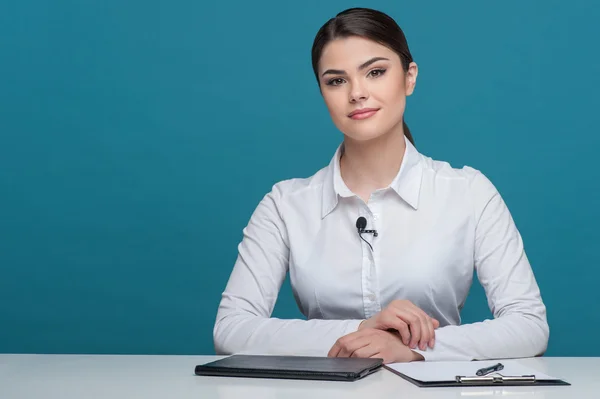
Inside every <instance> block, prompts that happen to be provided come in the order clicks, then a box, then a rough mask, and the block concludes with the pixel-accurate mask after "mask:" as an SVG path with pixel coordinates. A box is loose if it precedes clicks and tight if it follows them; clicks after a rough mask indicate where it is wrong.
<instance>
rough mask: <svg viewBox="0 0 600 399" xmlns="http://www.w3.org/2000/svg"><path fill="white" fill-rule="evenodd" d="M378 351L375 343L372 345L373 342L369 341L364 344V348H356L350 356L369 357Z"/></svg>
mask: <svg viewBox="0 0 600 399" xmlns="http://www.w3.org/2000/svg"><path fill="white" fill-rule="evenodd" d="M378 352H379V349H377V348H376V347H375V346H374V345H371V343H369V344H367V345H365V346H363V347H362V348H358V349H357V350H355V351H354V352H353V353H352V355H350V357H360V358H362V359H368V358H370V357H371V356H373V355H374V354H376V353H378Z"/></svg>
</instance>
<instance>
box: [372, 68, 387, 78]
mask: <svg viewBox="0 0 600 399" xmlns="http://www.w3.org/2000/svg"><path fill="white" fill-rule="evenodd" d="M385 71H386V70H385V69H383V68H379V69H373V70H371V71H369V76H371V77H374V78H376V77H379V76H381V75H383V74H384V73H385Z"/></svg>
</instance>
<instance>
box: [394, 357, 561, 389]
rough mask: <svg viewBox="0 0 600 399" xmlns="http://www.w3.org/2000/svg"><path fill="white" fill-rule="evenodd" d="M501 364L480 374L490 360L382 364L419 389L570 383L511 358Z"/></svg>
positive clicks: (558, 384)
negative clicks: (488, 372) (479, 371)
mask: <svg viewBox="0 0 600 399" xmlns="http://www.w3.org/2000/svg"><path fill="white" fill-rule="evenodd" d="M502 363H503V365H504V369H503V370H502V371H499V372H494V373H491V374H488V375H480V376H478V375H476V370H478V369H479V368H482V367H487V366H489V365H490V364H491V362H485V361H473V362H468V361H467V362H429V363H427V362H415V363H396V364H386V365H384V366H383V367H384V368H385V369H387V370H389V371H391V372H392V373H394V374H396V375H398V376H400V377H402V378H403V379H405V380H407V381H409V382H410V383H412V384H414V385H416V386H418V387H421V388H440V387H467V386H472V387H481V386H501V387H505V386H553V385H554V386H567V385H571V384H570V383H568V382H567V381H564V380H562V379H559V378H555V377H552V376H549V375H546V374H544V373H540V372H537V371H536V370H533V369H530V368H528V367H525V366H523V365H521V364H520V363H518V362H517V361H514V360H507V361H502ZM453 371H455V372H453Z"/></svg>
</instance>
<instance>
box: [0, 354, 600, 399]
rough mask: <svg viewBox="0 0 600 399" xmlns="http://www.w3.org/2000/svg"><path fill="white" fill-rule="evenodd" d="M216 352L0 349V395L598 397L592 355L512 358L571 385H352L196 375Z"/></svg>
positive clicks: (386, 379) (375, 379)
mask: <svg viewBox="0 0 600 399" xmlns="http://www.w3.org/2000/svg"><path fill="white" fill-rule="evenodd" d="M217 358H218V357H216V356H129V355H127V356H124V355H118V356H113V355H18V354H16V355H12V354H6V355H2V354H0V398H2V399H17V398H18V399H30V398H35V399H39V398H41V399H55V398H56V399H58V398H61V399H72V398H73V399H74V398H77V399H79V398H86V399H93V398H110V399H121V398H127V399H130V398H144V399H154V398H178V399H185V398H193V399H200V398H202V399H216V398H219V399H230V398H250V399H254V398H261V399H271V398H299V399H300V398H301V399H307V398H308V399H319V398H327V399H335V398H340V399H354V398H357V399H358V398H360V399H365V398H377V399H384V398H394V399H399V398H411V399H420V398H436V399H437V398H440V399H444V398H459V397H462V398H480V397H486V398H487V397H490V396H508V397H510V398H532V397H535V398H544V399H546V398H548V399H552V398H561V399H565V398H567V399H583V398H598V397H600V357H596V358H553V357H544V358H535V359H522V360H520V361H521V362H522V363H523V364H524V365H527V366H530V367H533V368H535V369H537V370H539V371H541V372H543V373H546V374H550V375H552V376H555V377H558V378H563V379H565V380H567V381H568V382H570V383H571V384H572V386H556V387H506V388H499V387H464V388H463V387H461V388H458V387H453V388H418V387H416V386H414V385H412V384H410V383H409V382H407V381H405V380H403V379H402V378H400V377H398V376H396V375H394V374H392V373H391V372H389V371H387V370H380V371H378V372H376V373H375V374H372V375H370V376H368V377H366V378H364V379H362V380H360V381H356V382H330V381H299V380H268V379H250V378H224V377H200V376H196V375H194V366H196V365H197V364H202V363H206V362H209V361H212V360H215V359H217Z"/></svg>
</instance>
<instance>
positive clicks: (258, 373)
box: [195, 355, 383, 381]
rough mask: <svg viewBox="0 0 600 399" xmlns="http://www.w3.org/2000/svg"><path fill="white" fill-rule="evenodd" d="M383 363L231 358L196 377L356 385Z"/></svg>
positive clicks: (208, 365) (203, 366) (198, 369)
mask: <svg viewBox="0 0 600 399" xmlns="http://www.w3.org/2000/svg"><path fill="white" fill-rule="evenodd" d="M382 365H383V359H360V358H329V357H312V356H271V355H232V356H229V357H226V358H223V359H219V360H216V361H213V362H210V363H206V364H201V365H197V366H196V369H195V374H196V375H201V376H217V377H250V378H278V379H295V380H329V381H356V380H359V379H361V378H364V377H366V376H367V375H369V374H372V373H373V372H375V371H377V370H379V369H381V368H382Z"/></svg>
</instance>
